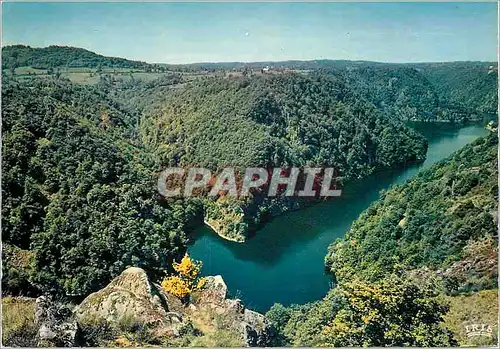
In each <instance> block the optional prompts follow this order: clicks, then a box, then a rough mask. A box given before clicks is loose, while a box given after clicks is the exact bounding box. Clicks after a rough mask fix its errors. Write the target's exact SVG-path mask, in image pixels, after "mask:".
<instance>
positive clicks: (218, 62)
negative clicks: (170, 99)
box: [1, 7, 500, 66]
mask: <svg viewBox="0 0 500 349" xmlns="http://www.w3.org/2000/svg"><path fill="white" fill-rule="evenodd" d="M499 10H500V7H499ZM1 46H2V50H3V48H4V47H9V46H25V47H30V48H35V49H44V48H49V47H68V48H76V49H82V50H86V51H88V52H91V53H94V54H96V55H99V56H102V57H106V58H120V59H125V60H128V61H134V62H141V63H146V64H150V65H154V64H156V65H159V64H165V65H184V66H186V65H199V64H229V63H233V64H238V63H239V64H256V63H281V62H316V61H333V62H339V61H345V62H360V63H377V64H439V63H497V64H498V63H499V61H498V58H497V60H481V61H478V60H460V61H417V62H401V61H398V62H389V61H385V62H384V61H373V60H369V59H356V60H354V59H345V58H337V59H335V58H311V59H294V58H290V59H282V60H257V61H198V62H191V63H167V62H148V61H142V60H137V59H135V58H126V57H120V56H106V55H104V54H101V53H98V52H96V51H92V50H90V49H88V48H85V47H81V46H70V45H65V44H50V45H47V46H32V45H29V44H25V43H12V44H11V43H9V44H7V45H4V43H3V40H2V42H1Z"/></svg>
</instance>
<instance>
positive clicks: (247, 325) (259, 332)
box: [241, 309, 273, 347]
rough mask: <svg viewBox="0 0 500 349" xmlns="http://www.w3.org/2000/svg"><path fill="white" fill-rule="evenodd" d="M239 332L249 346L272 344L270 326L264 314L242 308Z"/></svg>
mask: <svg viewBox="0 0 500 349" xmlns="http://www.w3.org/2000/svg"><path fill="white" fill-rule="evenodd" d="M241 333H242V336H243V340H244V341H245V343H246V345H248V346H249V347H267V346H270V345H271V344H272V343H271V340H272V337H273V333H272V327H271V326H270V325H269V323H268V322H267V319H266V317H265V316H264V315H262V314H259V313H257V312H255V311H252V310H248V309H245V310H244V313H243V321H242V323H241Z"/></svg>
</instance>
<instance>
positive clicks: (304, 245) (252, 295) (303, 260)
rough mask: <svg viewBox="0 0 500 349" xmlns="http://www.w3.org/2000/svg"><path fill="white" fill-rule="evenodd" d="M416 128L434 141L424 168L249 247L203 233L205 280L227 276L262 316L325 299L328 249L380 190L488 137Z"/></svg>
mask: <svg viewBox="0 0 500 349" xmlns="http://www.w3.org/2000/svg"><path fill="white" fill-rule="evenodd" d="M412 126H413V127H414V128H415V129H417V130H418V131H419V132H420V133H422V134H423V135H424V136H425V137H426V138H427V139H428V141H429V150H428V153H427V160H426V161H425V162H424V163H423V164H422V165H420V166H418V167H412V168H406V169H400V170H398V171H387V172H384V173H379V174H376V175H374V176H372V177H370V178H366V179H363V180H360V181H357V182H353V183H350V184H349V185H347V186H346V187H345V188H344V191H343V193H342V196H341V197H339V198H336V199H334V200H331V201H328V202H324V203H321V204H318V205H315V206H312V207H309V208H307V209H304V210H301V211H296V212H290V213H287V214H284V215H283V216H280V217H277V218H275V219H274V220H272V221H271V222H270V223H269V224H267V225H266V226H265V227H264V228H263V229H262V230H260V231H258V232H257V235H256V236H255V237H254V238H252V239H250V240H249V241H247V242H246V243H244V244H238V243H234V242H230V241H227V240H224V239H222V238H220V237H219V236H218V235H217V234H215V233H214V232H212V231H211V230H210V228H207V227H201V228H200V229H199V230H198V231H197V237H196V242H195V243H194V245H192V246H191V247H190V248H189V253H190V255H191V256H192V257H194V258H195V259H198V260H201V261H203V274H205V275H216V274H220V275H222V277H223V278H224V280H225V282H226V284H227V286H228V287H229V290H230V292H231V294H232V296H235V297H238V298H240V299H242V300H243V301H244V303H245V304H246V305H247V306H248V307H249V308H251V309H255V310H257V311H261V312H265V311H267V310H268V309H269V307H270V306H271V305H272V304H273V303H276V302H279V303H282V304H284V305H290V304H293V303H297V304H302V303H306V302H310V301H314V300H318V299H320V298H322V297H323V296H324V295H325V294H326V292H327V291H328V288H329V282H330V279H329V277H328V276H327V275H325V273H324V257H325V255H326V253H327V248H328V245H329V244H330V243H332V242H333V241H334V240H335V239H337V238H340V237H342V236H343V235H344V234H345V232H346V231H347V230H348V229H349V227H350V225H351V224H352V222H353V221H354V220H355V219H356V218H357V217H358V216H359V214H360V213H361V212H362V211H363V210H365V209H366V208H367V207H368V206H369V205H370V203H371V202H373V201H374V200H376V199H378V198H379V196H380V195H379V192H380V190H382V189H387V188H389V187H390V186H391V185H393V184H400V183H404V182H406V181H407V180H408V179H410V178H412V177H413V176H414V175H415V174H416V173H417V172H418V171H419V170H421V169H422V168H427V167H429V166H430V165H432V164H434V163H436V162H437V161H439V160H441V159H443V158H445V157H447V156H448V155H450V154H451V153H453V152H454V151H456V150H458V149H459V148H461V147H463V146H464V145H466V144H467V143H470V142H472V141H473V140H475V139H476V138H478V137H480V136H483V135H486V134H487V132H488V131H487V130H485V129H484V126H483V125H471V126H467V127H463V128H457V127H454V126H452V125H447V124H414V125H412Z"/></svg>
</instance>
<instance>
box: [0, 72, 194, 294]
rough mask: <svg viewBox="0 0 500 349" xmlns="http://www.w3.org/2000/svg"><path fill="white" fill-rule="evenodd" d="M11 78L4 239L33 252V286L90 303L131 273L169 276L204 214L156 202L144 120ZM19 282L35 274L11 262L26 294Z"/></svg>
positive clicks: (8, 277) (60, 85)
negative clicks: (142, 269) (139, 127)
mask: <svg viewBox="0 0 500 349" xmlns="http://www.w3.org/2000/svg"><path fill="white" fill-rule="evenodd" d="M6 80H7V79H4V81H3V88H2V101H3V106H2V120H3V123H2V141H3V142H2V143H3V144H2V154H3V156H2V169H3V173H2V179H3V180H2V198H3V202H2V239H3V243H4V246H5V245H11V246H15V247H18V248H21V249H24V250H27V249H29V250H30V251H31V252H32V254H33V258H34V264H33V266H32V267H33V268H32V270H31V271H32V273H31V275H29V277H30V283H31V284H33V285H35V286H36V287H37V288H38V289H40V290H44V291H52V292H55V293H60V294H72V295H84V294H88V293H89V292H91V291H94V290H96V289H98V288H99V287H102V286H103V285H104V284H105V283H107V282H109V280H110V278H112V277H114V276H116V275H117V274H118V273H120V272H121V271H122V270H123V269H124V267H126V266H127V265H147V266H148V269H149V270H150V271H152V272H155V271H156V272H161V271H163V270H164V269H165V268H167V266H168V265H170V264H171V261H172V260H173V258H174V257H178V256H179V255H181V254H183V253H184V251H185V246H186V241H187V239H186V235H185V226H186V224H187V223H188V222H193V221H194V219H193V215H195V214H196V211H197V209H196V208H194V207H192V206H190V205H189V204H184V203H182V202H180V201H179V202H177V201H171V202H168V203H165V202H163V203H162V202H160V201H158V200H157V197H156V196H157V194H156V188H155V186H154V185H153V184H152V183H154V182H155V180H156V173H155V171H154V169H155V167H154V162H153V161H154V159H153V158H152V157H151V156H148V154H146V153H145V152H144V150H143V148H142V147H141V145H140V143H139V142H138V141H137V136H136V135H135V133H136V130H135V127H134V125H136V124H137V122H138V120H137V119H134V118H133V117H130V116H129V115H127V114H124V113H123V112H122V111H121V110H120V109H119V108H117V107H116V103H115V102H113V101H111V100H109V99H108V98H107V97H106V95H105V94H104V93H102V92H100V91H99V90H97V89H95V88H92V89H89V88H85V87H80V86H76V85H72V84H71V83H69V82H67V81H62V80H46V79H39V80H33V81H31V82H30V84H25V83H21V84H19V83H17V82H15V81H6ZM13 261H15V258H13ZM4 262H5V260H4ZM19 274H21V278H22V277H24V276H26V275H24V273H23V272H22V271H20V270H18V269H17V268H12V269H11V268H10V265H9V263H8V261H7V263H4V273H3V282H4V291H11V292H16V293H17V292H20V293H22V292H23V289H22V288H21V289H19V288H20V287H22V285H23V284H25V283H26V280H19V278H17V277H16V276H17V275H19Z"/></svg>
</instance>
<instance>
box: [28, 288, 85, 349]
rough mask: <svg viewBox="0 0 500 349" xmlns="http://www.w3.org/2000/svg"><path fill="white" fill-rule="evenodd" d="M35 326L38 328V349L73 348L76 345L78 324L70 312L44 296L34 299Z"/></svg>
mask: <svg viewBox="0 0 500 349" xmlns="http://www.w3.org/2000/svg"><path fill="white" fill-rule="evenodd" d="M35 325H36V326H38V327H39V329H38V336H37V346H39V347H73V346H75V344H76V343H75V339H76V337H77V333H78V323H77V322H76V319H75V317H74V316H73V314H72V312H71V310H70V309H69V308H68V307H66V306H64V305H58V304H56V303H55V302H52V301H51V300H50V299H49V298H48V297H46V296H41V297H38V298H37V299H36V302H35Z"/></svg>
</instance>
